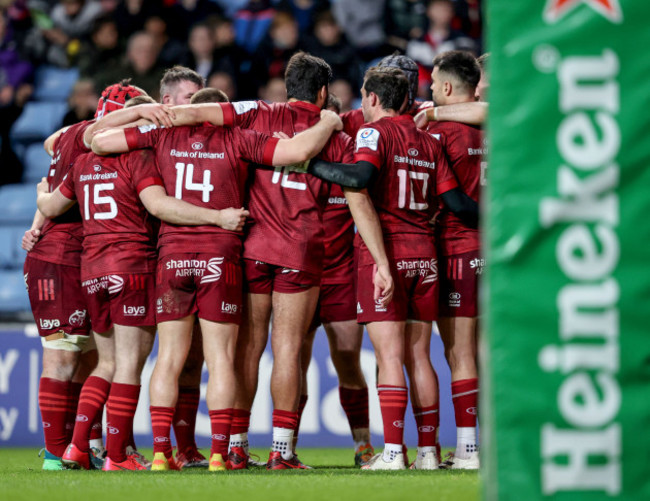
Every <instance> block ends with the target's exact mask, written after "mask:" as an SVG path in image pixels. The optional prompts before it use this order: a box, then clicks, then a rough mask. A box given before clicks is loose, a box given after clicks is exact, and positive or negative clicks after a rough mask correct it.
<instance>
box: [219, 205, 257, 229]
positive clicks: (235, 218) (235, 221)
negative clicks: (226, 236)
mask: <svg viewBox="0 0 650 501" xmlns="http://www.w3.org/2000/svg"><path fill="white" fill-rule="evenodd" d="M219 213H220V214H219V226H221V227H222V228H223V229H224V230H230V231H241V230H243V229H244V224H245V223H246V218H247V217H248V216H250V214H251V213H250V212H248V211H247V210H246V209H244V208H243V207H241V208H239V209H235V208H234V207H230V208H229V209H222V210H220V211H219Z"/></svg>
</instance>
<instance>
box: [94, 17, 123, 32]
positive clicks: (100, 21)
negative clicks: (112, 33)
mask: <svg viewBox="0 0 650 501" xmlns="http://www.w3.org/2000/svg"><path fill="white" fill-rule="evenodd" d="M106 24H112V25H114V26H115V27H116V29H117V23H115V20H114V19H113V18H112V17H111V16H110V14H103V15H101V16H99V17H98V18H97V19H95V21H94V22H93V27H92V30H91V32H90V33H91V35H95V34H96V33H97V32H99V30H101V29H102V28H103V27H104V25H106Z"/></svg>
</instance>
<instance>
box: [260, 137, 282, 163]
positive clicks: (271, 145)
mask: <svg viewBox="0 0 650 501" xmlns="http://www.w3.org/2000/svg"><path fill="white" fill-rule="evenodd" d="M279 141H280V139H278V138H277V137H270V138H269V140H268V141H267V142H266V144H265V145H264V153H263V155H262V163H263V164H264V165H273V154H274V153H275V148H276V146H277V145H278V142H279Z"/></svg>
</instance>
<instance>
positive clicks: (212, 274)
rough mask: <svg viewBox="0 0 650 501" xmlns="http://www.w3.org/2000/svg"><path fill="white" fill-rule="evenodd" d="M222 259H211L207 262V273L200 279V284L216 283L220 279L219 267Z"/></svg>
mask: <svg viewBox="0 0 650 501" xmlns="http://www.w3.org/2000/svg"><path fill="white" fill-rule="evenodd" d="M223 259H224V258H222V257H213V258H212V259H210V260H209V261H208V264H207V265H206V268H207V273H206V274H205V275H203V277H202V278H201V283H202V284H207V283H210V282H216V281H217V280H219V279H220V278H221V268H220V267H219V265H220V264H223Z"/></svg>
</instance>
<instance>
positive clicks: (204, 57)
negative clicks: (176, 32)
mask: <svg viewBox="0 0 650 501" xmlns="http://www.w3.org/2000/svg"><path fill="white" fill-rule="evenodd" d="M187 45H188V47H189V49H190V50H189V52H188V54H187V55H186V56H185V59H184V61H183V66H187V67H188V68H192V69H193V70H194V71H196V72H197V73H198V74H199V75H201V76H202V77H203V78H206V79H207V78H208V76H209V75H210V74H212V73H214V72H215V71H217V68H216V66H217V64H216V61H215V59H214V50H215V44H214V37H213V33H212V29H211V27H210V26H209V25H208V24H205V23H200V24H196V25H194V26H193V27H192V29H191V31H190V36H189V39H188V43H187Z"/></svg>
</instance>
